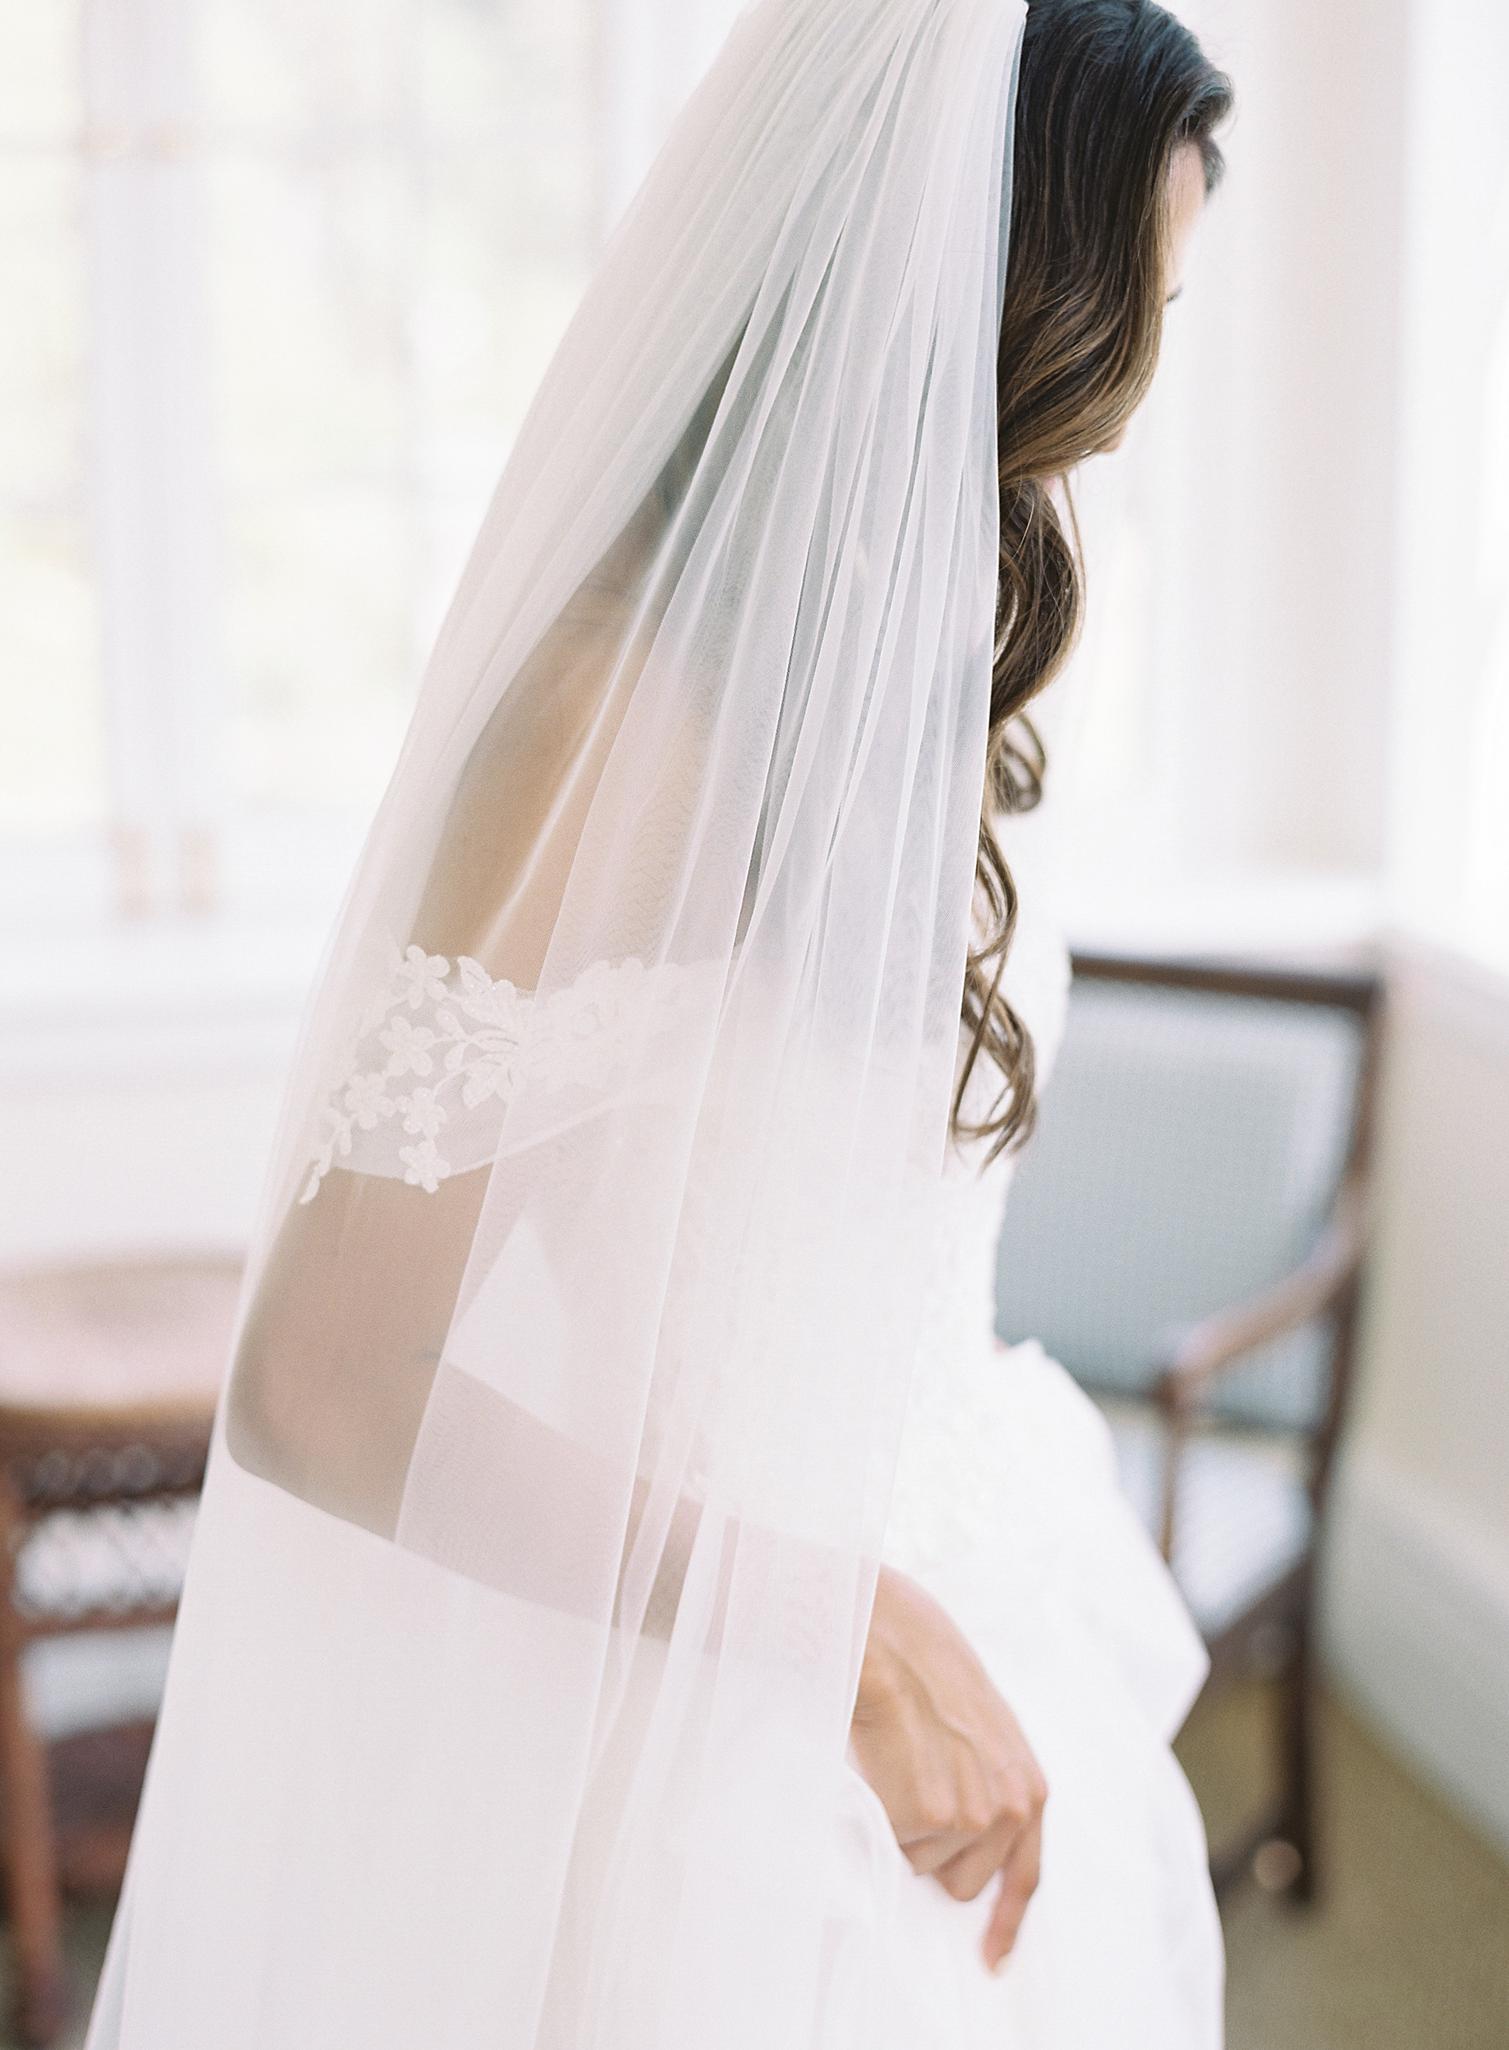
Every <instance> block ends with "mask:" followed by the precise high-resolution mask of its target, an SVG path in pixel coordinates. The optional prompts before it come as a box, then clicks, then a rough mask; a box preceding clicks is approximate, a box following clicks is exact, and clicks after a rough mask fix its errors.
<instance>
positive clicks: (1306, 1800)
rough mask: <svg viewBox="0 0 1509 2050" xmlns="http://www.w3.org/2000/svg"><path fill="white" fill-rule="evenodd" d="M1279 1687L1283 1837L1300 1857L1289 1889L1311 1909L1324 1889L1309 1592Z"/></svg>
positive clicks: (1287, 1887)
mask: <svg viewBox="0 0 1509 2050" xmlns="http://www.w3.org/2000/svg"><path fill="white" fill-rule="evenodd" d="M1279 1685H1280V1690H1281V1691H1280V1719H1281V1728H1280V1740H1279V1749H1280V1760H1279V1763H1280V1771H1281V1774H1282V1787H1283V1793H1282V1802H1281V1808H1280V1828H1279V1835H1280V1836H1281V1837H1282V1839H1283V1841H1284V1842H1285V1843H1287V1844H1289V1845H1291V1846H1292V1847H1293V1850H1294V1852H1295V1855H1296V1857H1297V1859H1298V1863H1297V1865H1296V1867H1295V1871H1294V1877H1293V1878H1292V1880H1290V1882H1289V1884H1288V1885H1287V1886H1286V1887H1285V1889H1284V1891H1285V1892H1286V1893H1287V1895H1288V1896H1289V1898H1290V1899H1291V1900H1292V1901H1295V1902H1296V1903H1298V1904H1300V1905H1302V1906H1306V1907H1308V1906H1309V1905H1310V1904H1311V1903H1312V1902H1313V1901H1314V1900H1315V1899H1316V1897H1317V1894H1318V1892H1319V1888H1320V1873H1319V1868H1318V1863H1317V1856H1316V1826H1315V1825H1316V1803H1315V1719H1316V1702H1315V1654H1314V1647H1313V1645H1312V1643H1311V1636H1310V1604H1309V1600H1308V1596H1307V1598H1306V1600H1305V1602H1304V1604H1303V1607H1302V1609H1301V1613H1300V1617H1299V1622H1298V1626H1297V1634H1296V1640H1295V1646H1294V1652H1293V1656H1292V1657H1291V1659H1290V1660H1289V1663H1288V1665H1287V1666H1286V1667H1285V1670H1284V1673H1283V1676H1282V1678H1281V1680H1280V1683H1279Z"/></svg>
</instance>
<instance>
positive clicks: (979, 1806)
mask: <svg viewBox="0 0 1509 2050" xmlns="http://www.w3.org/2000/svg"><path fill="white" fill-rule="evenodd" d="M852 1742H853V1749H854V1755H855V1757H856V1759H857V1760H858V1763H859V1768H860V1771H861V1772H862V1773H863V1774H864V1777H865V1778H866V1779H867V1780H868V1781H869V1783H870V1785H871V1786H872V1787H873V1788H874V1790H875V1792H876V1793H877V1794H878V1795H879V1796H880V1799H881V1802H882V1804H883V1806H884V1808H885V1811H886V1814H887V1815H888V1816H889V1817H890V1819H891V1826H892V1828H893V1829H894V1830H895V1832H896V1840H897V1842H898V1843H899V1844H900V1845H901V1848H902V1850H903V1851H904V1852H905V1854H906V1857H907V1861H908V1863H909V1864H910V1865H911V1867H912V1869H913V1871H915V1872H930V1873H931V1874H932V1875H933V1877H934V1878H935V1879H937V1880H938V1881H939V1882H940V1883H941V1884H942V1885H943V1886H944V1887H946V1888H947V1890H948V1892H949V1893H951V1894H952V1895H953V1896H954V1898H955V1899H956V1900H961V1901H964V1900H974V1899H975V1897H976V1896H977V1895H978V1894H980V1893H983V1891H984V1890H985V1888H986V1887H987V1886H988V1885H989V1884H990V1882H991V1880H992V1879H993V1878H994V1877H995V1876H996V1875H999V1878H1000V1886H999V1891H998V1893H997V1896H996V1902H995V1906H994V1909H993V1911H992V1913H991V1917H990V1923H989V1926H988V1927H987V1929H986V1932H985V1942H984V1952H985V1962H986V1964H987V1965H988V1966H990V1968H991V1969H992V1970H996V1969H998V1968H999V1966H1000V1965H1001V1963H1002V1962H1003V1960H1004V1959H1005V1958H1006V1957H1007V1955H1008V1954H1009V1953H1010V1950H1011V1947H1012V1945H1013V1944H1014V1943H1015V1942H1016V1936H1017V1930H1018V1928H1019V1927H1020V1926H1021V1921H1022V1917H1023V1915H1024V1914H1025V1913H1026V1910H1027V1903H1028V1901H1029V1900H1030V1899H1031V1898H1032V1894H1033V1891H1034V1889H1035V1888H1036V1886H1037V1880H1038V1861H1039V1854H1040V1849H1041V1841H1042V1814H1043V1803H1044V1801H1045V1800H1046V1799H1047V1795H1048V1790H1047V1788H1046V1787H1045V1786H1044V1784H1043V1776H1042V1773H1041V1772H1040V1771H1039V1770H1038V1764H1037V1760H1036V1759H1035V1758H1034V1757H1033V1755H1032V1752H1031V1750H1030V1749H1029V1747H1028V1744H1027V1740H1026V1738H1025V1737H1024V1736H1023V1735H1022V1732H1021V1728H1020V1726H1019V1724H1018V1723H1017V1720H1016V1717H1015V1716H1014V1715H1013V1714H1012V1713H1011V1710H1010V1709H1009V1708H1008V1707H1007V1705H1006V1703H1005V1702H1004V1701H1003V1700H1002V1698H1001V1696H1000V1694H999V1693H998V1691H997V1690H996V1688H995V1687H994V1686H993V1685H992V1684H991V1681H990V1677H989V1675H988V1674H987V1673H986V1671H985V1668H984V1667H983V1666H982V1665H981V1663H980V1661H979V1659H978V1658H977V1657H976V1656H975V1654H974V1652H973V1650H972V1649H971V1648H970V1645H969V1642H968V1640H967V1639H966V1638H965V1636H964V1635H963V1633H962V1631H961V1630H960V1629H959V1627H958V1625H957V1624H956V1623H955V1622H954V1621H953V1619H952V1618H951V1617H950V1616H949V1615H948V1613H947V1611H946V1610H944V1609H943V1608H942V1607H940V1605H939V1604H938V1603H937V1602H935V1601H934V1600H933V1598H932V1596H931V1595H930V1594H928V1593H927V1592H926V1591H925V1590H924V1589H923V1588H921V1587H919V1586H918V1585H917V1583H916V1581H914V1580H910V1579H908V1577H907V1576H906V1574H904V1573H898V1572H897V1571H896V1570H895V1569H894V1568H893V1567H889V1566H882V1567H881V1569H880V1578H879V1582H878V1584H877V1586H876V1591H875V1606H874V1609H873V1611H872V1613H871V1617H870V1634H869V1637H868V1640H867V1642H866V1645H865V1656H864V1665H863V1669H862V1671H861V1673H860V1680H859V1696H858V1700H857V1702H856V1704H855V1709H854V1721H853V1729H852Z"/></svg>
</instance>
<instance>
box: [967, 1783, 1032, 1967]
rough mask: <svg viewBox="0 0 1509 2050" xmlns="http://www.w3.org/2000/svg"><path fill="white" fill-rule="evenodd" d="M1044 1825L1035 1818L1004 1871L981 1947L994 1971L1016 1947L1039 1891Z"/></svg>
mask: <svg viewBox="0 0 1509 2050" xmlns="http://www.w3.org/2000/svg"><path fill="white" fill-rule="evenodd" d="M1042 1847H1043V1825H1042V1818H1041V1816H1038V1817H1035V1818H1034V1819H1033V1821H1032V1822H1030V1823H1029V1824H1028V1825H1027V1827H1026V1828H1025V1829H1024V1830H1023V1831H1022V1832H1021V1834H1020V1835H1019V1836H1018V1837H1017V1839H1016V1841H1015V1842H1014V1843H1013V1845H1012V1847H1011V1850H1010V1852H1009V1854H1008V1855H1007V1858H1006V1862H1005V1864H1004V1865H1002V1867H1001V1887H1000V1891H999V1893H998V1894H997V1895H996V1901H995V1906H994V1908H993V1909H992V1910H991V1916H990V1921H989V1924H988V1925H987V1927H986V1930H985V1939H984V1942H983V1944H982V1945H981V1948H982V1950H983V1951H984V1955H985V1962H986V1964H987V1965H988V1966H989V1968H990V1970H991V1971H993V1972H994V1971H997V1970H999V1968H1000V1966H1001V1963H1002V1962H1003V1960H1004V1959H1005V1958H1007V1957H1009V1956H1010V1954H1011V1951H1012V1947H1013V1946H1014V1944H1015V1943H1016V1939H1017V1931H1018V1930H1019V1929H1020V1928H1021V1926H1022V1917H1023V1916H1024V1915H1025V1914H1026V1912H1027V1903H1028V1902H1029V1901H1030V1900H1031V1899H1032V1896H1033V1894H1034V1893H1035V1892H1036V1891H1037V1882H1038V1876H1039V1871H1040V1869H1041V1863H1042Z"/></svg>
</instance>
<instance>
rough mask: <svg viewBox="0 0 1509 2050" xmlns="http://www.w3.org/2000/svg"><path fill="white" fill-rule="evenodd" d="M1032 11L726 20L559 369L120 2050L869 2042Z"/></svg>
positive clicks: (698, 2048) (333, 958)
mask: <svg viewBox="0 0 1509 2050" xmlns="http://www.w3.org/2000/svg"><path fill="white" fill-rule="evenodd" d="M1025 11H1026V10H1025V5H1024V0H753V4H751V5H749V6H748V7H747V8H746V9H745V11H744V12H743V13H741V14H740V15H739V16H738V17H737V19H736V21H735V23H734V25H733V28H732V31H731V33H730V35H729V37H728V40H727V41H726V43H725V44H724V46H723V47H722V49H721V50H720V51H719V53H718V55H717V57H716V58H715V60H714V62H713V64H712V66H711V69H710V70H709V72H708V73H707V74H706V75H705V77H704V78H703V80H702V82H701V83H700V85H699V86H698V87H697V89H696V91H695V92H694V93H693V95H692V97H691V99H690V101H689V102H688V104H687V105H686V107H685V108H684V109H683V111H682V114H681V116H680V118H679V120H678V122H677V123H676V125H675V127H674V129H673V131H672V133H671V135H670V137H669V139H668V141H667V142H666V144H665V145H664V147H663V148H662V150H661V153H660V155H659V156H658V158H657V159H656V161H655V163H654V164H653V166H652V167H651V170H650V172H649V175H648V177H647V179H646V181H645V183H644V185H643V186H642V187H641V189H640V190H639V192H638V194H637V195H636V197H635V198H634V200H633V201H632V203H631V204H630V206H629V209H628V211H627V213H626V214H625V216H624V217H623V218H622V220H621V221H620V223H619V225H618V227H617V229H616V231H615V233H614V235H613V237H612V239H611V241H610V243H609V245H608V248H607V250H606V252H605V255H604V257H603V259H602V261H601V263H600V267H599V269H598V271H597V273H596V275H595V277H594V279H593V281H592V283H591V285H590V286H589V288H588V290H587V292H586V294H585V296H584V298H583V300H582V302H581V304H580V306H579V307H578V309H577V311H576V313H575V315H574V317H573V319H572V321H571V323H570V325H569V327H568V329H567V331H566V333H565V335H564V338H563V339H562V341H561V343H560V346H559V348H558V351H557V353H556V355H555V356H554V358H553V360H552V362H551V364H550V366H549V369H548V371H547V374H546V376H545V378H544V380H543V383H542V385H541V387H540V389H539V392H538V394H537V396H536V398H535V401H534V404H533V406H532V409H531V410H530V412H529V414H528V416H527V418H526V420H525V422H524V425H523V427H522V430H521V432H520V434H519V436H518V439H517V441H516V443H515V445H514V447H513V449H512V451H511V453H510V455H509V458H508V461H507V464H506V467H505V468H504V470H503V473H502V476H501V478H500V481H499V483H498V486H497V489H496V492H495V494H494V497H493V499H492V502H491V505H490V507H489V509H488V511H487V513H486V516H485V518H484V521H483V524H482V527H481V530H480V533H479V535H478V538H477V541H476V544H475V546H474V549H473V551H472V553H471V556H470V559H469V561H468V562H467V564H466V567H465V569H464V572H463V574H462V576H461V579H460V583H459V586H458V588H457V591H456V593H455V596H454V599H453V601H452V603H451V605H450V608H449V610H448V612H447V614H446V616H445V619H444V621H443V623H442V625H441V628H440V632H439V635H438V637H437V640H436V643H435V646H434V649H433V652H432V654H431V657H430V659H429V662H428V664H427V667H426V670H425V673H424V676H423V678H422V682H421V686H420V691H419V696H418V701H417V705H416V709H415V712H414V716H413V720H412V723H411V726H410V728H409V731H408V734H407V736H406V739H405V741H404V744H403V748H402V751H401V754H400V756H399V759H398V762H397V766H396V768H395V770H394V773H393V776H392V779H391V782H390V784H389V786H388V789H387V791H386V793H385V795H384V797H383V799H382V802H381V805H380V807H379V809H378V811H377V813H376V815H375V818H374V821H373V824H372V826H371V830H370V833H369V835H368V838H367V840H366V843H365V846H364V849H363V852H362V854H361V856H360V859H359V861H358V863H357V866H356V869H355V872H354V874H353V875H352V878H351V880H350V883H349V885H348V887H347V891H346V895H345V898H344V900H343V903H342V906H341V910H340V913H339V916H338V918H337V921H336V925H335V928H334V930H333V932H332V935H331V937H330V940H329V942H328V943H327V946H326V949H325V953H324V957H323V960H322V963H321V967H320V970H319V974H318V976H317V979H316V984H315V987H314V990H313V993H312V995H311V998H310V1000H309V1003H308V1006H307V1009H306V1012H305V1016H304V1020H303V1024H302V1028H301V1035H300V1040H299V1045H298V1050H297V1055H296V1058H295V1061H294V1064H293V1068H292V1071H291V1074H290V1078H289V1082H288V1086H287V1090H286V1094H285V1098H284V1104H283V1110H282V1114H281V1119H280V1123H279V1128H278V1131H277V1134H276V1138H275V1142H274V1148H273V1155H272V1160H271V1164H270V1168H269V1172H268V1178H267V1183H266V1186H265V1189H264V1192H263V1197H262V1202H261V1209H260V1214H259V1219H258V1222H257V1227H256V1232H255V1236H254V1240H253V1243H252V1246H251V1252H250V1259H249V1263H248V1267H247V1273H246V1281H245V1286H244V1290H243V1296H242V1303H241V1309H240V1314H239V1320H238V1329H237V1333H236V1337H235V1342H234V1347H233V1354H232V1358H231V1361H230V1363H229V1372H228V1374H227V1378H226V1381H225V1384H224V1387H223V1390H222V1394H221V1398H220V1404H219V1408H218V1411H217V1415H216V1421H215V1433H214V1439H213V1444H212V1450H211V1457H210V1465H209V1471H208V1474H207V1477H206V1485H205V1490H204V1496H203V1500H202V1504H201V1507H200V1511H199V1518H198V1524H197V1527H196V1532H195V1539H194V1546H193V1550H192V1554H191V1557H190V1562H189V1568H188V1577H187V1583H186V1585H185V1588H184V1594H183V1601H182V1606H181V1611H180V1617H179V1622H178V1626H177V1632H176V1636H175V1642H174V1647H173V1655H172V1662H171V1666H170V1669H169V1674H168V1680H167V1689H166V1694H165V1698H164V1702H163V1707H162V1713H161V1717H160V1720H159V1724H158V1729H157V1734H156V1739H155V1742H154V1746H153V1752H152V1756H151V1760H150V1764H149V1768H148V1776H147V1784H146V1788H145V1792H144V1797H143V1803H142V1807H141V1811H140V1814H139V1816H138V1820H137V1825H136V1830H135V1834H134V1837H133V1841H132V1846H131V1855H130V1861H129V1864H128V1867H127V1872H126V1881H125V1888H124V1891H123V1894H122V1897H121V1901H120V1905H119V1908H118V1910H117V1914H116V1919H115V1923H114V1926H113V1929H112V1933H111V1938H110V1946H109V1951H108V1954H107V1958H106V1964H105V1971H104V1976H103V1978H102V1981H101V1985H100V1989H99V1993H98V1996H97V2000H96V2006H95V2012H94V2017H93V2021H92V2025H91V2032H90V2035H89V2045H90V2050H117V2046H124V2050H208V2046H213V2050H358V2046H360V2050H417V2046H419V2045H423V2046H424V2050H482V2046H484V2045H488V2046H497V2050H806V2046H811V2050H818V2045H819V2044H821V2046H822V2050H837V2046H836V2045H835V2043H834V2042H833V2041H832V2040H829V2039H828V2038H827V2037H825V2036H824V2034H823V2025H822V2021H821V2016H822V2013H823V2009H824V2001H825V1980H824V1970H825V1929H826V1927H827V1917H828V1915H829V1912H830V1900H829V1881H830V1866H831V1860H832V1845H833V1831H834V1826H835V1825H834V1817H835V1813H836V1802H837V1796H838V1782H839V1775H840V1773H841V1772H842V1771H844V1770H846V1769H848V1768H847V1767H846V1766H845V1765H844V1751H845V1744H846V1738H847V1730H848V1721H849V1715H850V1710H851V1707H852V1702H853V1696H854V1690H855V1687H856V1684H857V1679H858V1673H859V1663H860V1658H861V1653H862V1650H863V1643H864V1636H865V1629H866V1623H867V1618H868V1611H869V1604H870V1601H871V1598H872V1594H873V1587H874V1576H875V1571H876V1567H877V1563H878V1559H879V1554H880V1546H881V1540H882V1536H883V1531H884V1524H885V1517H886V1511H887V1504H888V1498H889V1494H890V1488H891V1480H892V1471H893V1465H894V1461H895V1456H896V1448H897V1444H898V1441H899V1432H900V1427H901V1418H902V1411H903V1407H904V1404H905V1400H906V1396H907V1391H908V1384H909V1378H910V1374H911V1367H912V1359H913V1353H914V1349H915V1346H916V1341H917V1325H918V1313H919V1302H920V1287H921V1280H922V1274H923V1271H924V1268H925V1264H926V1260H927V1257H928V1254H929V1251H930V1227H931V1205H932V1201H933V1194H934V1191H935V1188H936V1185H937V1182H938V1178H939V1174H940V1170H941V1168H942V1164H943V1157H944V1148H945V1144H946V1137H947V1123H948V1109H949V1102H950V1096H951V1090H952V1084H953V1080H954V1075H955V1064H956V1059H957V1054H958V1045H959V1027H960V1003H961V995H962V988H963V980H964V965H965V948H966V941H967V938H968V930H969V919H970V908H971V903H972V896H973V872H974V860H975V850H976V836H977V830H978V822H979V814H980V807H981V802H982V796H983V786H984V773H985V745H986V725H987V712H988V700H989V688H990V671H991V659H992V651H993V644H994V637H995V631H996V618H995V610H996V602H997V550H998V542H999V519H998V505H997V480H996V428H995V422H996V378H997V360H996V359H997V338H998V332H999V325H1000V310H1001V301H1002V286H1003V276H1004V267H1005V257H1006V245H1007V229H1008V223H1009V215H1010V171H1011V152H1012V117H1013V106H1014V99H1015V81H1016V69H1017V61H1018V55H1019V50H1020V43H1021V34H1022V27H1023V22H1024V18H1025ZM1007 368H1008V370H1009V366H1007Z"/></svg>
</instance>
